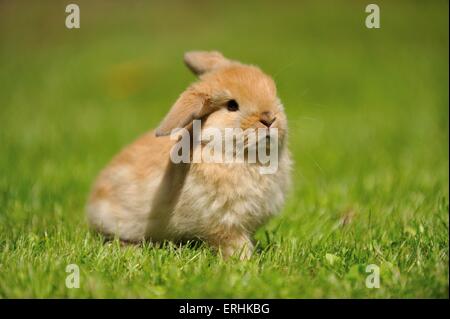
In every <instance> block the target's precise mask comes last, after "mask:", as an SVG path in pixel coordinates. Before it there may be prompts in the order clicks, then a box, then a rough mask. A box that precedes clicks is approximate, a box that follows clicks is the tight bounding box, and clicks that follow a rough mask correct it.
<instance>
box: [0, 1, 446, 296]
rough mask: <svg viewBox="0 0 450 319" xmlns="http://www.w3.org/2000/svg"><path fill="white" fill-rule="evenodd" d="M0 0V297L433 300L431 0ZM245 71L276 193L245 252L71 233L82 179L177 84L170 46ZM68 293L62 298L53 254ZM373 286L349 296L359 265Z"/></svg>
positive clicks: (178, 72) (76, 227) (437, 248)
mask: <svg viewBox="0 0 450 319" xmlns="http://www.w3.org/2000/svg"><path fill="white" fill-rule="evenodd" d="M77 3H79V4H80V8H81V29H79V30H67V29H66V28H65V27H64V20H65V13H64V5H65V3H64V2H61V3H57V2H45V3H43V4H41V3H39V4H37V3H35V2H31V1H30V3H27V4H20V3H17V2H2V3H1V4H0V39H1V40H0V124H1V129H0V154H1V156H0V297H3V298H16V297H19V298H20V297H145V298H166V297H168V298H171V297H178V298H183V297H242V298H245V297H250V298H266V297H275V298H278V297H282V298H322V297H325V298H330V297H331V298H333V297H342V298H352V297H356V298H415V297H418V298H429V297H438V298H448V297H449V275H448V263H449V257H448V256H449V242H448V235H449V233H448V227H449V210H448V207H449V200H448V198H449V196H448V194H449V192H448V182H449V171H448V165H449V156H448V154H449V153H448V152H449V148H448V142H449V135H448V129H449V126H448V115H449V114H448V113H449V112H448V110H449V109H448V102H449V100H448V84H449V83H448V82H449V81H448V67H449V65H448V53H449V52H448V2H446V1H426V2H423V1H421V2H419V1H417V2H414V1H395V2H393V1H389V2H387V1H386V2H384V1H379V2H377V3H378V4H379V5H380V7H381V29H379V30H368V29H366V28H365V27H364V24H363V23H364V19H365V16H366V13H365V12H364V6H365V4H364V3H362V2H358V1H341V2H335V1H334V2H323V1H320V2H319V3H318V2H317V1H315V2H313V1H310V2H306V3H302V4H296V2H293V3H288V4H284V5H277V6H274V5H272V6H271V5H270V4H269V3H266V2H260V1H258V2H254V3H248V2H245V3H242V4H239V3H238V2H235V3H228V1H227V3H228V4H227V5H225V4H220V3H219V2H210V1H205V2H201V3H200V4H197V6H194V7H193V6H188V5H186V4H181V3H171V4H166V5H163V4H161V3H159V4H152V3H144V2H137V3H132V4H127V5H125V6H124V5H121V4H120V3H118V2H112V3H111V2H109V1H108V2H106V1H105V2H103V1H102V2H94V3H93V2H92V1H78V2H77ZM190 49H218V50H221V51H223V52H224V54H226V55H228V56H230V57H232V58H235V59H240V60H242V61H244V62H248V63H253V64H258V65H260V66H261V67H262V68H263V69H264V70H265V71H266V72H267V73H269V74H272V75H273V76H274V77H275V80H276V82H277V85H278V89H279V95H280V97H281V99H282V100H283V102H284V104H285V107H286V111H287V114H288V118H289V120H290V122H289V123H290V148H291V150H292V153H293V156H294V160H295V170H294V173H293V175H294V176H293V180H294V188H293V190H292V192H291V193H290V195H289V200H288V202H287V204H286V206H285V208H284V210H283V212H282V214H281V215H280V216H279V217H277V218H275V219H273V220H272V221H271V222H270V223H269V224H267V225H266V226H265V227H263V228H262V229H260V230H259V231H258V233H257V234H256V240H257V241H258V251H257V253H256V255H255V256H254V257H253V258H252V259H251V260H250V261H247V262H240V261H237V260H230V261H226V262H224V261H222V260H221V259H220V258H218V257H217V256H215V255H214V254H213V253H212V252H211V251H210V250H209V249H208V247H206V246H205V245H201V244H200V245H191V246H183V247H176V246H175V245H173V244H170V243H166V244H164V245H163V246H162V247H156V246H154V245H152V244H150V243H145V244H144V245H142V246H121V245H120V244H119V243H118V242H110V243H104V241H103V239H102V238H101V236H98V235H96V234H93V233H90V232H89V231H88V228H87V225H86V222H85V219H84V204H85V199H86V197H87V194H88V192H89V188H90V184H91V182H92V181H93V179H94V178H95V176H96V174H97V173H98V171H99V170H100V169H101V168H102V166H104V165H105V164H106V163H107V161H108V160H109V159H110V158H111V157H112V156H113V155H114V154H115V153H116V152H117V151H118V150H119V149H120V148H121V147H122V146H124V145H125V144H127V143H129V142H131V141H132V140H133V139H134V138H135V137H137V136H138V135H139V134H141V133H143V132H145V131H146V130H147V129H149V128H152V127H154V126H156V125H157V123H158V122H159V121H160V120H161V118H162V117H163V115H164V114H165V113H166V112H167V110H168V108H169V107H170V105H171V104H172V102H173V101H174V100H175V99H176V97H177V96H178V94H179V93H180V92H182V91H183V90H184V88H185V87H186V86H187V85H188V84H189V83H190V82H191V81H193V80H194V77H193V76H192V75H191V74H190V73H189V72H188V71H187V69H186V68H185V67H184V66H183V64H182V62H181V59H182V54H183V52H184V51H187V50H190ZM70 263H75V264H78V265H79V266H80V269H81V282H80V285H81V287H80V288H79V289H67V288H66V287H65V278H66V276H67V273H66V272H65V267H66V265H67V264H70ZM368 264H376V265H379V266H380V267H381V287H380V288H379V289H368V288H366V287H365V278H366V276H367V275H368V274H366V273H365V267H366V266H367V265H368Z"/></svg>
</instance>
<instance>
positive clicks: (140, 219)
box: [87, 51, 292, 260]
mask: <svg viewBox="0 0 450 319" xmlns="http://www.w3.org/2000/svg"><path fill="white" fill-rule="evenodd" d="M184 62H185V64H186V65H187V67H188V68H189V69H190V70H191V71H192V72H193V73H194V74H195V75H196V76H198V78H199V80H198V81H197V82H194V83H193V84H191V85H190V86H189V87H188V88H187V89H186V91H184V92H183V93H182V94H181V95H180V97H179V98H178V99H177V101H176V102H175V103H174V105H173V106H172V108H171V109H170V111H169V112H168V114H167V115H166V117H165V118H164V119H163V120H162V122H161V123H160V125H159V127H157V128H156V130H153V131H150V132H148V133H145V134H144V135H143V136H141V137H140V138H138V139H137V140H136V141H135V142H134V143H132V144H131V145H129V146H127V147H125V148H124V149H123V150H122V151H121V152H120V153H119V154H118V155H116V156H115V157H114V158H113V160H112V161H111V162H110V164H109V165H108V166H107V167H106V168H105V169H104V170H103V171H102V172H101V173H100V174H99V176H98V177H97V179H96V181H95V183H94V185H93V188H92V191H91V195H90V197H89V199H88V203H87V219H88V223H89V225H90V226H91V227H92V228H93V229H94V230H96V231H98V232H101V233H103V234H104V235H106V236H109V237H115V238H119V239H120V240H122V241H124V242H140V241H142V240H150V241H152V242H160V241H165V240H167V241H173V242H178V241H184V240H190V239H193V240H201V241H204V242H206V243H207V244H208V245H209V246H211V247H212V248H213V249H215V250H216V251H218V253H219V254H220V255H222V256H223V257H224V258H228V257H230V256H238V258H240V259H243V260H244V259H248V258H250V257H251V255H252V253H253V250H254V244H253V240H252V235H253V234H254V232H255V231H256V230H257V229H258V227H260V226H261V225H263V224H264V223H265V222H266V221H267V220H268V219H269V218H270V217H272V216H274V215H275V214H277V213H278V212H280V210H281V209H282V207H283V205H284V202H285V198H286V194H287V192H288V190H289V187H290V184H291V180H290V176H291V167H292V161H291V156H290V153H289V150H288V147H287V119H286V115H285V112H284V108H283V105H282V104H281V102H280V100H279V98H278V97H277V92H276V86H275V83H274V81H273V80H272V79H271V78H270V77H269V76H268V75H266V74H265V73H263V71H261V70H260V69H259V68H258V67H256V66H252V65H245V64H242V63H240V62H238V61H234V60H230V59H227V58H225V57H224V56H223V55H222V54H221V53H220V52H217V51H210V52H208V51H191V52H187V53H186V54H185V55H184ZM193 120H200V121H201V129H202V131H203V130H204V129H206V128H208V127H214V128H218V129H219V130H223V129H225V128H241V129H248V128H251V129H256V128H259V129H260V128H263V129H267V130H269V131H270V130H271V129H272V128H277V129H278V141H277V143H278V144H277V146H278V169H277V170H276V172H274V173H273V174H261V172H260V171H259V168H260V166H261V165H262V164H261V163H259V162H256V163H249V162H248V161H245V160H244V162H240V163H239V162H236V163H203V162H198V163H194V162H191V163H178V164H176V163H173V161H172V160H171V158H170V154H171V150H172V149H173V147H174V145H175V144H176V143H177V139H176V138H175V139H174V138H173V136H171V133H172V132H173V131H174V130H175V129H180V128H191V129H192V121H193ZM189 132H191V131H189ZM192 152H193V155H195V153H196V152H197V150H196V149H195V148H193V149H192Z"/></svg>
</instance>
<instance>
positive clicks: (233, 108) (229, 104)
mask: <svg viewBox="0 0 450 319" xmlns="http://www.w3.org/2000/svg"><path fill="white" fill-rule="evenodd" d="M227 109H228V111H230V112H236V111H237V110H239V104H238V102H236V100H229V101H228V102H227Z"/></svg>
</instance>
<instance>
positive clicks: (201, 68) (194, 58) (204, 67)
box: [184, 51, 234, 75]
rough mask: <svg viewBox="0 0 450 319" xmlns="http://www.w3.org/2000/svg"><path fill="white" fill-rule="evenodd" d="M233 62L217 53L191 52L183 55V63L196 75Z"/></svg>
mask: <svg viewBox="0 0 450 319" xmlns="http://www.w3.org/2000/svg"><path fill="white" fill-rule="evenodd" d="M233 62H234V61H231V60H228V59H227V58H225V57H224V56H223V55H222V53H220V52H217V51H210V52H207V51H191V52H186V53H185V54H184V63H186V65H187V66H188V68H189V69H190V70H191V71H192V72H194V74H196V75H202V74H203V73H206V72H209V71H211V70H214V69H217V68H221V67H224V66H227V65H230V64H232V63H233Z"/></svg>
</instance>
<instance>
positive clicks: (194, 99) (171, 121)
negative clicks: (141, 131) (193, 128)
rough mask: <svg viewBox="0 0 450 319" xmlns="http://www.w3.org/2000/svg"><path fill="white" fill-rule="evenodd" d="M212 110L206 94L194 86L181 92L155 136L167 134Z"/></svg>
mask: <svg viewBox="0 0 450 319" xmlns="http://www.w3.org/2000/svg"><path fill="white" fill-rule="evenodd" d="M213 111H214V108H213V107H212V105H211V103H210V98H209V96H208V95H207V94H205V93H202V92H200V91H198V90H197V89H196V88H195V87H194V86H191V87H190V88H188V89H187V90H186V91H185V92H183V93H182V94H181V96H180V97H179V98H178V100H177V101H176V102H175V104H174V105H173V106H172V108H171V109H170V111H169V113H168V114H167V115H166V117H165V118H164V120H163V121H162V122H161V124H160V125H159V127H158V128H157V129H156V131H155V134H156V136H164V135H169V134H170V133H171V132H172V130H173V129H177V128H183V127H185V126H187V125H188V124H190V123H191V122H192V121H193V120H195V119H200V118H202V117H203V116H205V115H207V114H210V113H212V112H213Z"/></svg>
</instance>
